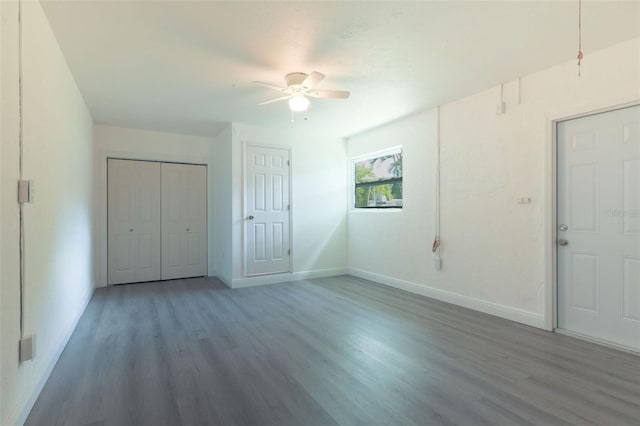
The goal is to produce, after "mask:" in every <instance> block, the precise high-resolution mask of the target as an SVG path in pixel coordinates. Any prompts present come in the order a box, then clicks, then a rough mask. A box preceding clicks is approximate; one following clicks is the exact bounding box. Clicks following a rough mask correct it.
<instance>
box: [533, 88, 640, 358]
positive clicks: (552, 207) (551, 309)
mask: <svg viewBox="0 0 640 426" xmlns="http://www.w3.org/2000/svg"><path fill="white" fill-rule="evenodd" d="M636 105H640V99H638V98H637V97H630V98H627V99H621V100H617V101H616V100H614V101H610V102H603V103H598V104H590V105H582V106H578V107H574V108H568V109H564V110H560V111H554V112H552V113H549V114H547V116H546V119H545V121H546V124H545V125H546V128H547V132H546V133H547V135H548V136H547V137H548V142H547V144H546V145H545V151H546V152H545V161H544V170H545V184H544V192H543V193H544V197H543V198H544V199H543V212H544V213H543V214H544V217H543V227H544V233H545V235H544V245H545V250H544V253H545V255H544V256H545V262H544V263H545V268H544V269H545V282H546V285H545V303H544V308H545V309H544V323H545V328H546V329H547V330H549V331H556V330H557V328H558V295H557V291H558V265H557V245H556V239H557V226H558V225H557V220H556V218H557V213H558V208H557V205H556V195H557V194H556V188H557V187H556V185H557V167H558V158H557V151H556V149H557V135H556V127H557V124H558V123H559V122H561V121H567V120H572V119H575V118H581V117H586V116H589V115H594V114H599V113H604V112H609V111H615V110H617V109H622V108H627V107H632V106H636ZM594 340H595V339H594ZM598 343H603V342H598ZM605 344H606V343H605ZM609 346H613V345H611V344H609Z"/></svg>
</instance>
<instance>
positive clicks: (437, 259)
mask: <svg viewBox="0 0 640 426" xmlns="http://www.w3.org/2000/svg"><path fill="white" fill-rule="evenodd" d="M433 267H434V268H435V270H436V271H439V270H441V269H442V259H441V258H440V255H438V254H436V255H435V256H433Z"/></svg>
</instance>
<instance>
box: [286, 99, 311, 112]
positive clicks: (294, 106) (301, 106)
mask: <svg viewBox="0 0 640 426" xmlns="http://www.w3.org/2000/svg"><path fill="white" fill-rule="evenodd" d="M289 108H291V111H295V112H302V111H306V110H307V109H308V108H309V99H307V97H306V96H304V95H296V96H292V97H291V98H290V99H289Z"/></svg>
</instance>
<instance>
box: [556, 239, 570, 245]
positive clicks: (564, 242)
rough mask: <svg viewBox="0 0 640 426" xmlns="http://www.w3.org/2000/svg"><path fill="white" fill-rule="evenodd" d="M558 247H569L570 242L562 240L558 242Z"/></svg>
mask: <svg viewBox="0 0 640 426" xmlns="http://www.w3.org/2000/svg"><path fill="white" fill-rule="evenodd" d="M558 245H559V246H568V245H569V240H565V239H564V238H560V239H559V240H558Z"/></svg>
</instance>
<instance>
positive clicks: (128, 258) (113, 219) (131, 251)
mask: <svg viewBox="0 0 640 426" xmlns="http://www.w3.org/2000/svg"><path fill="white" fill-rule="evenodd" d="M107 170H108V171H107V173H108V183H107V184H108V189H107V191H108V195H107V197H108V203H107V206H108V207H107V209H108V212H107V215H108V219H107V222H108V225H107V226H108V239H107V245H108V250H107V252H108V253H107V256H108V270H107V273H108V282H109V284H123V283H131V282H139V281H155V280H159V279H160V277H161V272H160V163H151V162H145V161H122V160H108V166H107Z"/></svg>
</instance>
